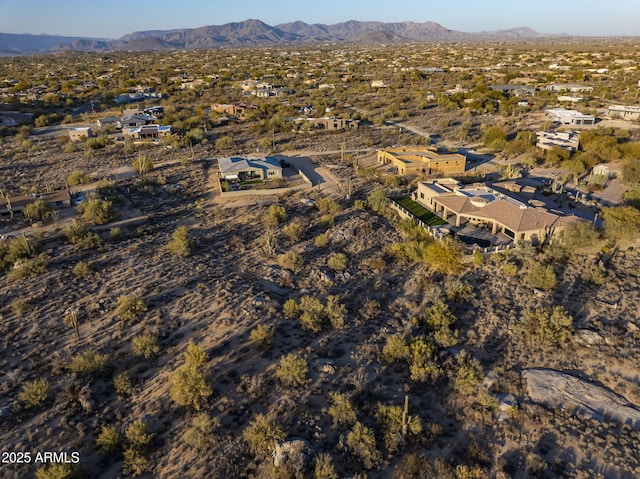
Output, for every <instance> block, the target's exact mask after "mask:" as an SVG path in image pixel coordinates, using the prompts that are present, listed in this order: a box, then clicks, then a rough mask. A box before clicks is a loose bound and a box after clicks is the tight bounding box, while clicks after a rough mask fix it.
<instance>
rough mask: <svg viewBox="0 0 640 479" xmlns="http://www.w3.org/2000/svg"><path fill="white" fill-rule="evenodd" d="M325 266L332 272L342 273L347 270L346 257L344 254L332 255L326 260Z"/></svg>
mask: <svg viewBox="0 0 640 479" xmlns="http://www.w3.org/2000/svg"><path fill="white" fill-rule="evenodd" d="M327 266H329V268H331V269H332V270H334V271H344V270H345V269H347V255H346V254H344V253H333V254H332V255H331V256H329V258H328V259H327Z"/></svg>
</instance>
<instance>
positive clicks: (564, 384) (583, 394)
mask: <svg viewBox="0 0 640 479" xmlns="http://www.w3.org/2000/svg"><path fill="white" fill-rule="evenodd" d="M522 374H523V376H524V379H526V381H527V392H528V394H529V397H530V398H531V400H532V401H534V402H537V403H540V404H545V405H547V406H549V407H553V408H558V409H562V410H564V411H567V412H569V413H571V414H575V415H577V416H581V417H589V418H593V419H597V420H599V421H604V420H605V419H613V420H615V421H619V422H621V423H623V424H629V425H630V426H631V427H633V428H634V429H636V430H640V410H638V408H636V406H635V405H633V404H630V403H629V401H627V400H626V399H625V398H623V397H622V396H619V395H618V394H616V393H614V392H613V391H610V390H609V389H606V388H604V387H602V386H598V385H596V384H593V383H591V382H589V381H586V380H583V379H580V378H577V377H575V376H571V375H569V374H565V373H561V372H559V371H553V370H548V369H527V370H526V371H524V372H523V373H522Z"/></svg>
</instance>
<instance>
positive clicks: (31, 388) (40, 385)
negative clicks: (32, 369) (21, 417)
mask: <svg viewBox="0 0 640 479" xmlns="http://www.w3.org/2000/svg"><path fill="white" fill-rule="evenodd" d="M50 391H51V387H50V386H49V382H48V381H47V380H46V379H44V378H39V379H34V380H33V381H27V382H25V383H24V384H23V385H22V391H20V393H19V394H18V400H19V401H20V402H21V403H22V404H23V406H24V407H25V408H26V409H30V408H36V407H39V406H41V405H42V404H44V402H45V401H46V400H47V398H48V397H49V392H50Z"/></svg>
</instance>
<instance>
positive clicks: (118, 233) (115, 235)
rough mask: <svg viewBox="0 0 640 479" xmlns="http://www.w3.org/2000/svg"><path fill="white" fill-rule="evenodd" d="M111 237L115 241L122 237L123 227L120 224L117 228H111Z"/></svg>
mask: <svg viewBox="0 0 640 479" xmlns="http://www.w3.org/2000/svg"><path fill="white" fill-rule="evenodd" d="M109 238H111V239H112V240H114V241H117V240H119V239H121V238H122V229H121V228H120V227H118V226H116V227H115V228H111V229H110V230H109Z"/></svg>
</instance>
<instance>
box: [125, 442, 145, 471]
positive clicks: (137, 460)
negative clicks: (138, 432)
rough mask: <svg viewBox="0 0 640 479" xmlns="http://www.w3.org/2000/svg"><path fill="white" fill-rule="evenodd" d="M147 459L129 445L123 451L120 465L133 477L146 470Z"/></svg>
mask: <svg viewBox="0 0 640 479" xmlns="http://www.w3.org/2000/svg"><path fill="white" fill-rule="evenodd" d="M148 463H149V461H148V460H147V458H146V457H145V456H144V454H142V453H141V452H140V451H138V450H136V449H134V448H132V447H130V448H127V449H126V450H125V451H124V460H123V462H122V467H123V468H124V470H125V471H127V472H128V473H129V474H131V475H132V476H133V477H136V476H139V475H141V474H143V473H144V472H145V471H146V470H147V466H148Z"/></svg>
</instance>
